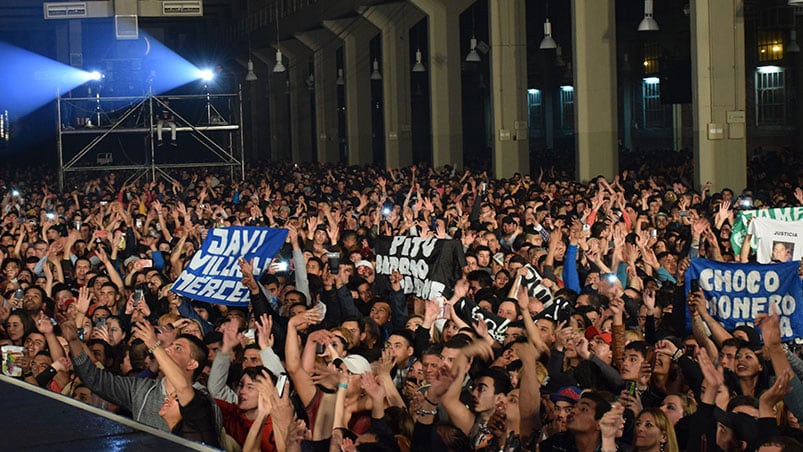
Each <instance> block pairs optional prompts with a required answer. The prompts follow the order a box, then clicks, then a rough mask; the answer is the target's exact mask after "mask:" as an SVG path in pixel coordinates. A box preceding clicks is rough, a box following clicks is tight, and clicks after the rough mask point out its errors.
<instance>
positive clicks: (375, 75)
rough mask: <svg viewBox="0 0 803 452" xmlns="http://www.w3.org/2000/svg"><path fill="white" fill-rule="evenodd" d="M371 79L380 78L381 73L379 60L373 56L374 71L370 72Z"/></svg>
mask: <svg viewBox="0 0 803 452" xmlns="http://www.w3.org/2000/svg"><path fill="white" fill-rule="evenodd" d="M371 80H382V73H381V72H379V60H377V59H376V58H374V71H373V72H371Z"/></svg>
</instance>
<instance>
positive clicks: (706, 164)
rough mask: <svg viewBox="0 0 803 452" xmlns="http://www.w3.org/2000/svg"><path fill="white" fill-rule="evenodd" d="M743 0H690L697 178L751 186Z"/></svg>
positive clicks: (699, 184) (717, 187) (702, 181)
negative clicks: (746, 112)
mask: <svg viewBox="0 0 803 452" xmlns="http://www.w3.org/2000/svg"><path fill="white" fill-rule="evenodd" d="M743 10H744V1H743V0H711V1H708V2H691V37H692V39H691V42H692V44H691V46H692V48H691V51H692V58H691V65H692V84H693V87H692V88H693V89H692V92H693V93H694V99H693V100H692V104H693V107H694V114H693V117H694V132H693V133H694V160H695V165H694V166H695V179H696V180H695V182H696V184H697V187H702V186H703V184H705V183H706V182H707V181H711V183H712V184H713V185H714V189H715V190H720V189H722V188H724V187H729V188H731V189H733V190H734V191H736V192H737V193H738V192H739V191H740V190H742V189H743V188H745V186H746V185H747V141H746V131H745V89H744V86H745V62H744V17H743V15H742V11H743Z"/></svg>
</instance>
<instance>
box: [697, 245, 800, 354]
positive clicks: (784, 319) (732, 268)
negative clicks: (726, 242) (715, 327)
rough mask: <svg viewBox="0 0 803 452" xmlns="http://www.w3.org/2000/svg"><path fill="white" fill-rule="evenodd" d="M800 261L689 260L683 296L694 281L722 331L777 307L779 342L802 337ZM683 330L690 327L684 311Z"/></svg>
mask: <svg viewBox="0 0 803 452" xmlns="http://www.w3.org/2000/svg"><path fill="white" fill-rule="evenodd" d="M799 265H800V262H786V263H781V264H725V263H721V262H716V261H711V260H708V259H692V261H691V265H690V266H689V269H688V270H686V293H688V292H689V286H690V283H691V280H693V279H697V280H698V282H699V284H700V288H701V289H702V290H703V294H705V299H706V300H707V301H708V312H709V313H710V314H711V316H712V317H713V318H715V319H716V320H717V321H719V322H720V323H721V324H722V325H723V326H724V327H725V329H726V330H728V331H733V329H734V328H736V327H737V326H739V325H744V324H747V325H752V324H753V320H755V318H756V316H757V315H758V314H767V313H769V312H770V304H775V305H776V306H777V307H778V310H777V312H780V323H781V340H782V341H790V340H792V339H794V338H796V337H801V335H803V307H801V310H800V311H798V309H797V307H798V306H801V302H803V293H802V292H801V291H803V284H802V283H801V281H800V277H799V276H798V266H799ZM686 322H687V327H688V328H689V329H690V328H691V323H690V319H689V317H688V312H687V313H686Z"/></svg>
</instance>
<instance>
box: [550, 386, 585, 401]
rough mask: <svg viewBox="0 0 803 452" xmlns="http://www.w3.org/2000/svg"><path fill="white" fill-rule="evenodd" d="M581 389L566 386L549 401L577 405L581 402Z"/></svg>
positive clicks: (551, 396) (551, 395)
mask: <svg viewBox="0 0 803 452" xmlns="http://www.w3.org/2000/svg"><path fill="white" fill-rule="evenodd" d="M581 392H582V391H580V388H578V387H577V386H564V387H562V388H560V389H559V390H558V392H553V393H552V394H550V395H549V400H551V401H553V402H569V403H577V401H578V400H580V393H581Z"/></svg>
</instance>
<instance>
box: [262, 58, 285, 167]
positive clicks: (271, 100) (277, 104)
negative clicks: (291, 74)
mask: <svg viewBox="0 0 803 452" xmlns="http://www.w3.org/2000/svg"><path fill="white" fill-rule="evenodd" d="M253 54H254V56H256V57H257V58H259V59H260V60H261V61H262V62H263V63H264V64H265V65H266V66H267V67H268V73H267V76H266V77H265V81H264V82H261V81H260V82H259V83H266V84H267V93H268V124H269V126H268V127H269V133H270V159H271V160H289V159H290V158H291V153H290V112H289V109H288V101H287V73H286V72H278V73H277V72H273V66H274V64H275V63H276V51H275V50H274V49H267V50H255V51H254V52H253ZM288 64H289V62H288V61H287V59H286V58H285V59H284V65H285V67H286V66H287V65H288Z"/></svg>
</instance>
